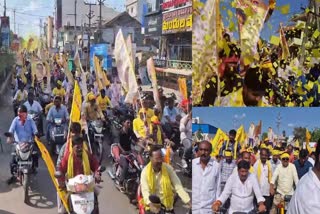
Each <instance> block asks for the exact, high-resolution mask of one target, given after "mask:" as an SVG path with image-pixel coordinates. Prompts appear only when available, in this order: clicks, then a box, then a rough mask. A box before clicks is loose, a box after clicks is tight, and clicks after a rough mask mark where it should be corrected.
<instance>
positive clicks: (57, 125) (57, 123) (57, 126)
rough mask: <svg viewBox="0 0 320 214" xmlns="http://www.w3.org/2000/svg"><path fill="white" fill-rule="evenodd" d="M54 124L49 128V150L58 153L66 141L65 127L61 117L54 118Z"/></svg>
mask: <svg viewBox="0 0 320 214" xmlns="http://www.w3.org/2000/svg"><path fill="white" fill-rule="evenodd" d="M53 123H54V126H53V127H52V129H51V130H50V151H51V153H52V154H56V155H59V153H60V150H61V147H62V146H63V144H64V143H65V142H66V141H67V134H68V133H67V128H66V127H65V125H64V123H62V119H61V118H54V120H53Z"/></svg>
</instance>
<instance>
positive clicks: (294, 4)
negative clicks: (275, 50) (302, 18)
mask: <svg viewBox="0 0 320 214" xmlns="http://www.w3.org/2000/svg"><path fill="white" fill-rule="evenodd" d="M220 1H221V5H220V8H221V14H222V16H223V22H224V25H225V27H226V26H229V22H228V21H227V20H226V17H228V15H227V11H228V10H229V9H230V10H231V11H232V12H233V13H234V14H235V9H234V8H232V7H231V6H230V2H232V1H233V0H220ZM264 2H268V0H264ZM288 4H289V5H290V7H289V8H290V10H289V13H288V14H282V13H281V11H280V10H279V9H278V10H275V11H274V12H273V14H272V16H271V17H270V19H269V21H268V22H267V23H265V24H264V28H263V29H262V31H261V37H262V38H263V39H265V40H267V41H269V39H270V36H271V35H279V34H278V33H276V32H277V30H278V28H279V23H280V22H282V23H283V25H284V26H285V25H286V23H288V22H289V20H290V18H291V17H292V15H294V14H297V13H301V12H302V10H301V9H300V7H306V6H307V5H308V0H277V5H276V7H281V6H284V5H288ZM233 17H234V19H233V20H234V24H235V25H236V26H237V25H238V23H237V21H236V19H235V15H234V16H233ZM271 26H272V27H271ZM234 36H235V38H238V33H236V32H235V33H234Z"/></svg>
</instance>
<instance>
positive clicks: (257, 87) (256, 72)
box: [214, 67, 269, 107]
mask: <svg viewBox="0 0 320 214" xmlns="http://www.w3.org/2000/svg"><path fill="white" fill-rule="evenodd" d="M267 87H268V77H267V75H266V74H265V73H264V72H263V71H261V70H260V68H259V67H252V68H249V69H248V70H247V71H246V75H245V78H244V82H243V87H242V88H240V89H239V90H237V91H235V92H233V93H230V94H228V95H227V96H225V97H222V98H221V99H220V102H219V101H218V98H217V99H216V100H215V102H214V105H215V106H225V107H227V106H229V107H245V106H259V107H265V106H269V103H268V101H267V99H266V98H265V95H266V89H267Z"/></svg>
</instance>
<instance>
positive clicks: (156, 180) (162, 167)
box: [140, 147, 191, 214]
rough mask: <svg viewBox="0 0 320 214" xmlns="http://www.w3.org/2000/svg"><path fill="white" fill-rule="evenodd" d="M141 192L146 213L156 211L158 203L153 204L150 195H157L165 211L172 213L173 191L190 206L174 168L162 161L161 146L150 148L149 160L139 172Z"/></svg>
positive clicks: (188, 198) (188, 197) (187, 196)
mask: <svg viewBox="0 0 320 214" xmlns="http://www.w3.org/2000/svg"><path fill="white" fill-rule="evenodd" d="M140 184H141V192H142V196H143V201H144V204H145V205H146V208H145V210H146V214H148V213H158V212H156V211H159V208H160V207H159V206H160V205H158V204H153V203H152V202H151V201H150V200H149V196H150V195H157V196H158V197H159V198H160V200H161V203H162V204H163V205H164V206H165V209H166V213H174V211H173V205H174V192H176V193H177V194H178V195H179V197H180V198H181V200H182V201H183V202H184V203H185V204H188V205H189V206H190V207H191V200H190V196H189V195H188V193H186V191H185V190H184V188H183V186H182V184H181V181H180V179H179V177H178V176H177V174H176V173H175V171H174V169H173V168H172V167H171V166H170V165H168V164H166V163H163V155H162V152H161V148H159V147H153V148H151V150H150V162H149V163H148V165H147V166H146V167H145V168H144V169H143V170H142V172H141V180H140Z"/></svg>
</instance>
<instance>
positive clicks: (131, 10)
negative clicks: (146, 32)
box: [125, 0, 146, 24]
mask: <svg viewBox="0 0 320 214" xmlns="http://www.w3.org/2000/svg"><path fill="white" fill-rule="evenodd" d="M145 4H146V0H126V5H125V7H126V11H127V13H128V14H129V15H130V16H131V17H133V18H135V19H136V20H138V21H139V22H140V24H142V23H143V18H144V14H143V5H145Z"/></svg>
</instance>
